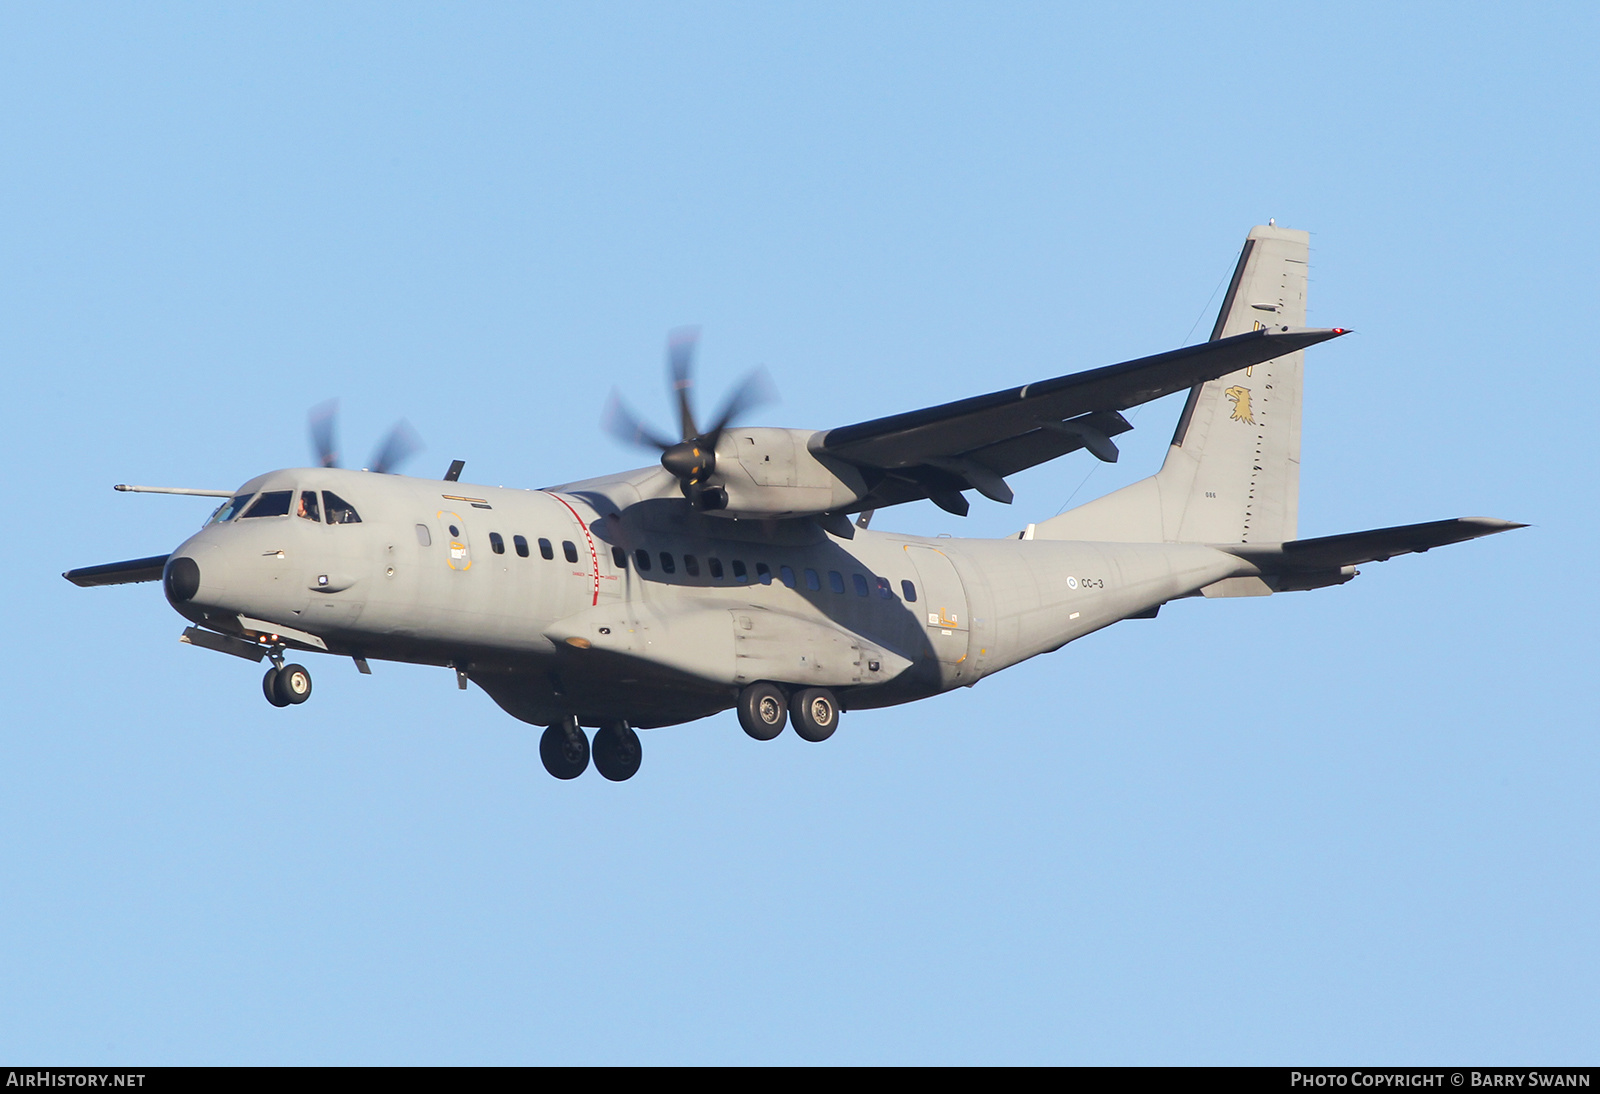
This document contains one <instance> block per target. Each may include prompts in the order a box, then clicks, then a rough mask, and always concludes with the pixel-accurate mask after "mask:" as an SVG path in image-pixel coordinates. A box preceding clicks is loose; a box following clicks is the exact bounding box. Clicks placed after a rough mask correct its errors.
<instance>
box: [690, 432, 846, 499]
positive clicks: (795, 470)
mask: <svg viewBox="0 0 1600 1094" xmlns="http://www.w3.org/2000/svg"><path fill="white" fill-rule="evenodd" d="M821 436H822V434H820V433H817V432H814V431H812V430H809V429H771V428H760V429H738V428H733V429H728V430H726V431H725V432H724V433H723V434H722V436H721V437H720V438H718V441H717V448H716V466H715V470H714V472H713V473H712V476H711V480H710V481H709V482H708V483H707V484H706V485H707V490H706V492H705V493H706V495H707V496H706V498H705V501H704V502H703V503H702V505H701V507H702V508H703V509H704V510H705V511H706V512H708V513H712V514H715V515H717V516H726V517H784V516H799V515H802V514H807V513H826V512H829V511H832V510H838V509H847V508H848V507H849V506H851V505H853V504H855V503H856V502H858V501H860V500H861V499H862V498H865V497H866V496H867V494H868V487H867V484H866V481H865V480H864V479H863V478H862V475H861V472H860V470H859V469H857V468H856V467H854V466H853V465H851V464H848V463H844V462H842V461H840V460H836V459H828V458H827V457H825V456H824V457H820V458H819V457H818V455H817V454H816V453H815V452H813V451H812V447H811V445H812V442H813V440H814V439H817V440H820V438H821Z"/></svg>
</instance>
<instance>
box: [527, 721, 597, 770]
mask: <svg viewBox="0 0 1600 1094" xmlns="http://www.w3.org/2000/svg"><path fill="white" fill-rule="evenodd" d="M539 759H541V760H543V761H544V769H545V770H546V771H548V772H550V774H552V775H554V776H555V777H556V778H558V779H563V780H564V779H576V778H577V777H578V776H579V775H582V774H583V773H584V772H585V771H587V770H588V768H589V738H587V737H585V736H584V735H583V730H582V729H580V728H579V727H578V720H577V719H576V718H568V719H567V720H566V721H563V722H557V723H556V724H555V725H553V726H551V727H550V728H549V729H547V730H545V731H544V735H543V736H541V737H540V738H539Z"/></svg>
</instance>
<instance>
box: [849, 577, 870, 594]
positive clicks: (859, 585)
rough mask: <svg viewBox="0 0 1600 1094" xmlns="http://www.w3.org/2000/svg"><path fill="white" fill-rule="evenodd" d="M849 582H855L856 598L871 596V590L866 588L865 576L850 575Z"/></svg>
mask: <svg viewBox="0 0 1600 1094" xmlns="http://www.w3.org/2000/svg"><path fill="white" fill-rule="evenodd" d="M850 580H851V581H853V582H855V586H856V595H857V596H870V595H871V590H870V589H868V588H867V577H866V575H865V574H851V575H850Z"/></svg>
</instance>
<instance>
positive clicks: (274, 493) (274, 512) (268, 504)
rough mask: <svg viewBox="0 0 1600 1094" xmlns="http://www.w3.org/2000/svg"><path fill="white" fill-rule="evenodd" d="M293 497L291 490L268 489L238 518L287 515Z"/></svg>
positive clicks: (247, 518)
mask: <svg viewBox="0 0 1600 1094" xmlns="http://www.w3.org/2000/svg"><path fill="white" fill-rule="evenodd" d="M293 497H294V491H293V490H268V491H267V492H266V493H265V494H262V495H261V496H260V497H259V498H257V499H256V503H255V504H254V505H252V506H251V507H250V508H248V509H246V510H245V511H244V516H243V517H241V518H240V519H242V520H249V519H250V518H251V517H286V516H288V515H289V502H290V500H291V499H292V498H293Z"/></svg>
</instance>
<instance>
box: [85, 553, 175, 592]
mask: <svg viewBox="0 0 1600 1094" xmlns="http://www.w3.org/2000/svg"><path fill="white" fill-rule="evenodd" d="M166 565H167V556H166V555H151V556H150V557H149V558H135V559H132V560H130V561H128V562H107V563H105V564H104V565H101V566H80V567H78V568H77V569H76V570H68V571H67V572H66V573H64V574H62V575H61V576H62V577H64V578H66V579H67V580H68V581H70V582H72V583H73V584H74V585H81V586H83V587H84V588H89V587H90V586H92V585H131V584H133V583H135V582H139V581H160V580H161V571H162V570H163V569H165V568H166Z"/></svg>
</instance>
